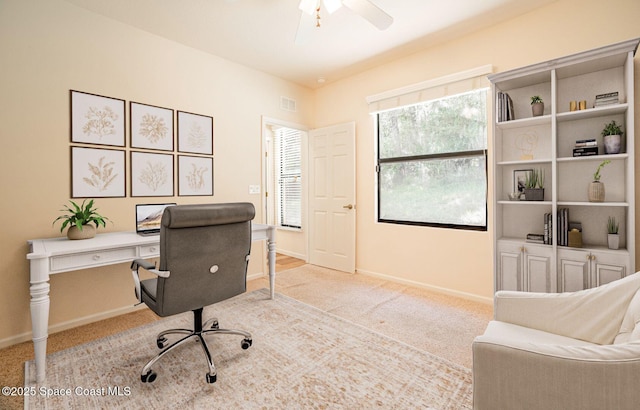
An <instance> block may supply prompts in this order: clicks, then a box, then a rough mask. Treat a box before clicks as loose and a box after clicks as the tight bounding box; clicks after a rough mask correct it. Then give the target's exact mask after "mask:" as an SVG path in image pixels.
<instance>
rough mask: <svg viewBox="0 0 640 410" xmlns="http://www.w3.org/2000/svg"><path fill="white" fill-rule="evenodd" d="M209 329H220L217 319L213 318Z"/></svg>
mask: <svg viewBox="0 0 640 410" xmlns="http://www.w3.org/2000/svg"><path fill="white" fill-rule="evenodd" d="M211 329H214V330H218V329H220V325H219V324H218V321H217V320H214V321H213V322H212V323H211Z"/></svg>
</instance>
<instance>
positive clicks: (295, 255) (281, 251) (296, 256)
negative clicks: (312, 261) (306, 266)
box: [276, 249, 309, 263]
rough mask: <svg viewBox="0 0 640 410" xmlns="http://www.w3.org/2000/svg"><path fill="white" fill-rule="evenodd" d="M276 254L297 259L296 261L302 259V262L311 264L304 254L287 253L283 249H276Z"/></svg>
mask: <svg viewBox="0 0 640 410" xmlns="http://www.w3.org/2000/svg"><path fill="white" fill-rule="evenodd" d="M276 253H279V254H281V255H285V256H291V257H292V258H296V259H301V260H303V261H305V262H306V263H309V261H308V260H307V255H305V254H302V253H297V252H291V251H286V250H283V249H276Z"/></svg>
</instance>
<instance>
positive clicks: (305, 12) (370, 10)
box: [295, 0, 393, 44]
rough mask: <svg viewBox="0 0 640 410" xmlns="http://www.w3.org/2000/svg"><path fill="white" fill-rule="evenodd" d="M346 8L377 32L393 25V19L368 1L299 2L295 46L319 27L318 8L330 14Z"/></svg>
mask: <svg viewBox="0 0 640 410" xmlns="http://www.w3.org/2000/svg"><path fill="white" fill-rule="evenodd" d="M342 6H344V7H346V8H348V9H349V10H351V11H353V12H354V13H356V14H357V15H359V16H361V17H362V18H364V19H365V20H367V21H368V22H369V23H371V24H373V25H374V26H375V27H377V28H378V30H386V29H387V28H389V26H390V25H391V23H393V17H391V16H390V15H389V14H387V13H386V12H385V11H384V10H382V9H381V8H380V7H378V6H376V5H375V4H373V3H372V2H371V1H370V0H301V1H300V6H298V7H299V8H300V10H302V14H301V16H300V23H299V24H298V31H297V33H296V40H295V42H296V44H304V43H306V42H307V40H308V39H309V37H310V36H311V31H312V30H313V28H314V27H320V8H321V7H324V10H325V11H326V12H327V13H329V14H331V13H333V12H334V11H336V10H338V9H339V8H340V7H342Z"/></svg>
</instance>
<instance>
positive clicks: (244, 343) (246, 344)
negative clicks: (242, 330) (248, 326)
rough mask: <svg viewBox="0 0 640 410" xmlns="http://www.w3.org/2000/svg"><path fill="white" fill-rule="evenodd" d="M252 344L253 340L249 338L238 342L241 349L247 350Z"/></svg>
mask: <svg viewBox="0 0 640 410" xmlns="http://www.w3.org/2000/svg"><path fill="white" fill-rule="evenodd" d="M252 344H253V340H251V339H244V340H243V341H242V342H240V346H242V349H244V350H247V349H248V348H249V347H250V346H251V345H252Z"/></svg>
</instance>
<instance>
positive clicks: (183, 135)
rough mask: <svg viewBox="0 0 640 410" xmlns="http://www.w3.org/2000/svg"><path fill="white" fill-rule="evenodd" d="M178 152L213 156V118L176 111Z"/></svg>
mask: <svg viewBox="0 0 640 410" xmlns="http://www.w3.org/2000/svg"><path fill="white" fill-rule="evenodd" d="M178 152H184V153H192V154H205V155H213V117H209V116H207V115H200V114H193V113H189V112H185V111H178Z"/></svg>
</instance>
